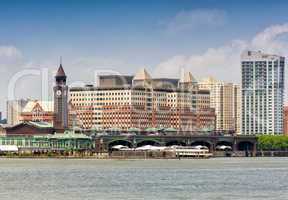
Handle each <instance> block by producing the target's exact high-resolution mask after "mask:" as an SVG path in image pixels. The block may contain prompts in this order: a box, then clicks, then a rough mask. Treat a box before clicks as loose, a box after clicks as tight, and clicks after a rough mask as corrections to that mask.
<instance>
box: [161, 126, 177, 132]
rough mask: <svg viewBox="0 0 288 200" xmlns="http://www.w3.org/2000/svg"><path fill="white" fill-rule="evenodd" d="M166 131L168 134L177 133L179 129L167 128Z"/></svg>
mask: <svg viewBox="0 0 288 200" xmlns="http://www.w3.org/2000/svg"><path fill="white" fill-rule="evenodd" d="M164 131H167V132H177V129H175V128H172V127H170V128H165V129H164Z"/></svg>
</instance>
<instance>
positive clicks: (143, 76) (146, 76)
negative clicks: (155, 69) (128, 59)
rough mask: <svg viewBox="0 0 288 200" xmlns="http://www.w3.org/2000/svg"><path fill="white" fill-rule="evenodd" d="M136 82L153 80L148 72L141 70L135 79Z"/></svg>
mask: <svg viewBox="0 0 288 200" xmlns="http://www.w3.org/2000/svg"><path fill="white" fill-rule="evenodd" d="M133 79H134V80H149V79H151V76H150V74H149V73H148V72H147V71H146V69H144V68H143V69H140V70H139V71H138V72H137V73H136V75H135V76H134V78H133Z"/></svg>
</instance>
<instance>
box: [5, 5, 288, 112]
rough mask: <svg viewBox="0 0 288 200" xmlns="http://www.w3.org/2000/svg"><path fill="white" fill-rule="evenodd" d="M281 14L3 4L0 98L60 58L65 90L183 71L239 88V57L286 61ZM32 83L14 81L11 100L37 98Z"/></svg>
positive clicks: (280, 10)
mask: <svg viewBox="0 0 288 200" xmlns="http://www.w3.org/2000/svg"><path fill="white" fill-rule="evenodd" d="M287 10H288V1H285V0H278V1H277V0H274V1H272V0H270V1H268V0H262V1H256V0H254V1H248V0H247V1H245V0H241V1H231V0H230V1H228V0H227V1H221V0H201V1H200V0H199V1H196V0H122V1H120V0H114V1H112V0H102V1H100V0H98V1H97V0H94V1H88V0H87V1H76V0H74V1H72V0H70V1H68V0H67V1H61V0H58V1H53V0H50V1H45V2H44V1H29V0H26V1H20V0H19V1H13V0H10V1H5V0H2V1H0V72H1V76H2V77H1V79H2V81H3V84H1V86H0V89H1V90H2V91H4V92H3V94H2V95H0V97H1V98H2V99H4V100H5V99H6V98H7V97H6V96H7V93H8V92H7V87H8V86H7V84H8V83H9V81H10V80H11V79H12V78H13V76H15V73H17V72H19V71H21V70H23V69H43V68H47V69H48V70H49V73H51V74H53V72H54V71H55V69H56V68H57V65H58V63H59V57H60V56H62V57H63V64H64V68H65V70H66V73H67V75H68V76H69V82H70V83H75V82H76V81H78V82H81V81H84V82H93V80H94V79H93V78H94V77H93V72H94V71H95V70H99V71H101V70H114V71H117V72H119V73H124V74H133V73H135V72H136V71H137V69H139V68H142V67H146V68H147V69H148V70H149V72H150V73H151V74H152V75H153V76H168V77H178V74H179V73H178V72H179V70H180V68H182V67H183V68H185V69H186V70H189V71H191V72H192V74H194V76H195V77H196V78H198V79H200V78H202V77H205V76H210V75H211V76H214V77H216V78H218V79H221V80H224V81H229V82H236V83H239V80H240V65H239V64H240V61H239V58H240V53H241V51H243V50H245V49H255V50H263V51H266V52H268V53H278V54H281V55H284V56H286V54H288V40H287V35H288V24H287V23H288V15H287ZM228 74H229V75H228ZM51 77H52V75H51ZM51 77H50V79H51V80H52V78H51ZM39 81H40V79H39V77H32V76H31V77H30V76H29V77H28V78H27V77H25V78H23V79H21V81H20V82H19V84H18V85H17V88H16V89H15V95H16V97H17V98H21V97H35V96H36V97H39V93H41V92H39V91H40V89H39V84H35V83H39ZM28 86H29V87H30V88H31V89H30V90H27V89H26V88H27V87H28ZM23 91H24V92H23ZM4 105H5V101H2V102H0V110H1V109H2V110H3V109H4V107H5V106H4Z"/></svg>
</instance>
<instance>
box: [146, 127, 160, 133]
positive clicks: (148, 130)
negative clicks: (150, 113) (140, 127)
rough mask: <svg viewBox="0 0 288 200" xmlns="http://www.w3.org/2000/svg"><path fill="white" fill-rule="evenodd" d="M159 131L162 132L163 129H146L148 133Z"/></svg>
mask: <svg viewBox="0 0 288 200" xmlns="http://www.w3.org/2000/svg"><path fill="white" fill-rule="evenodd" d="M159 130H161V129H159V128H155V127H150V128H146V129H145V131H147V132H157V131H159Z"/></svg>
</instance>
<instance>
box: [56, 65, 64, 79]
mask: <svg viewBox="0 0 288 200" xmlns="http://www.w3.org/2000/svg"><path fill="white" fill-rule="evenodd" d="M56 76H57V77H64V76H65V77H66V74H65V72H64V69H63V67H62V64H60V66H59V68H58V70H57V73H56Z"/></svg>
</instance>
